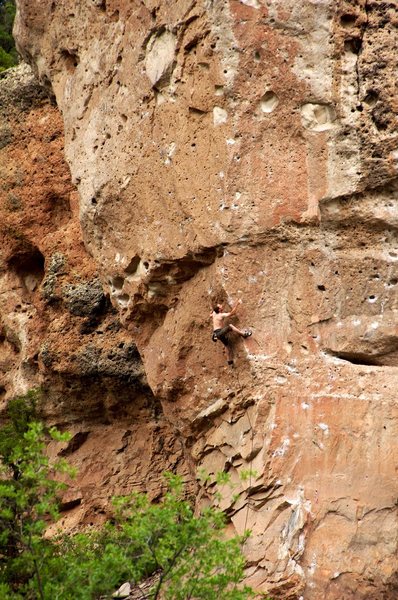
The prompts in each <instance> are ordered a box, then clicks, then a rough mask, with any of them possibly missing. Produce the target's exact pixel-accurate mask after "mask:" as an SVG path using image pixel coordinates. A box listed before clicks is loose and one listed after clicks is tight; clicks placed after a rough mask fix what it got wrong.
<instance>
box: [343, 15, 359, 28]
mask: <svg viewBox="0 0 398 600" xmlns="http://www.w3.org/2000/svg"><path fill="white" fill-rule="evenodd" d="M356 20H357V16H356V15H353V14H351V13H346V14H345V15H341V17H340V23H341V24H342V26H343V27H351V26H352V25H354V24H355V22H356Z"/></svg>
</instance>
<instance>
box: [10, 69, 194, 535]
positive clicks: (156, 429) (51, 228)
mask: <svg viewBox="0 0 398 600" xmlns="http://www.w3.org/2000/svg"><path fill="white" fill-rule="evenodd" d="M0 115H1V116H0V222H1V226H0V247H1V257H0V260H1V267H0V317H1V334H0V386H1V388H0V389H1V409H4V407H5V405H6V402H7V400H8V399H9V398H10V397H12V396H14V395H15V394H23V393H25V392H26V391H28V390H29V389H30V388H32V387H41V388H42V390H43V397H44V399H45V401H44V403H43V405H42V406H41V407H40V408H41V410H42V412H43V414H44V416H45V418H46V419H47V420H48V421H49V422H51V423H55V424H57V425H58V426H60V427H62V428H65V429H67V430H69V431H70V432H71V433H72V436H73V437H72V439H71V441H70V443H69V444H68V445H67V446H66V447H61V448H57V447H54V448H53V450H52V451H54V452H55V451H62V452H63V454H64V455H66V456H68V459H69V460H70V462H71V463H74V464H75V465H76V466H77V467H78V468H79V476H78V478H77V480H76V481H74V482H73V484H72V487H71V489H70V490H69V491H68V493H67V494H66V496H65V498H64V502H63V503H64V509H65V510H64V511H63V523H64V525H65V527H73V526H74V525H76V524H77V523H80V522H83V523H93V522H96V521H98V520H101V519H103V515H104V514H105V513H106V511H107V507H108V503H109V498H110V496H112V495H113V494H116V493H126V492H127V491H128V490H131V489H148V491H149V492H150V494H151V495H152V496H154V497H156V496H157V495H158V494H159V492H160V489H161V474H162V472H163V471H164V470H165V469H167V468H169V469H170V468H173V469H175V468H177V470H179V469H180V465H181V469H182V471H184V466H183V460H182V451H181V445H180V443H179V442H178V439H176V436H175V433H174V432H173V431H172V428H171V427H170V426H169V425H168V424H167V423H165V421H164V419H163V418H162V415H161V410H160V407H159V406H158V403H157V401H156V400H155V398H154V397H153V394H152V393H151V391H150V389H149V387H148V385H147V383H146V378H145V374H144V370H143V367H142V362H141V359H140V357H139V354H138V352H137V349H136V346H135V344H134V343H133V342H132V340H131V338H130V336H129V335H127V334H126V332H125V331H124V330H123V328H122V327H121V325H120V322H119V319H118V317H117V314H116V311H115V310H114V309H112V307H111V305H110V303H109V299H108V298H107V297H106V295H105V294H104V291H103V289H102V286H101V284H100V281H99V278H98V271H97V269H96V266H95V263H94V262H93V260H92V259H91V258H90V257H89V256H88V254H87V253H86V251H85V249H84V246H83V242H82V239H81V230H80V227H79V223H78V216H77V211H78V199H77V193H76V190H75V188H74V186H73V185H72V184H71V181H70V172H69V169H68V167H67V165H66V163H65V160H64V157H63V126H62V119H61V116H60V114H59V111H58V110H57V109H56V107H55V106H53V105H52V104H51V103H50V101H49V99H48V95H47V93H46V92H45V90H44V89H43V87H42V86H40V85H39V84H38V82H37V80H36V79H35V77H34V76H33V74H32V72H31V70H30V68H29V67H27V66H21V67H19V68H17V69H15V70H12V71H8V72H7V73H5V74H4V75H3V76H2V78H1V79H0Z"/></svg>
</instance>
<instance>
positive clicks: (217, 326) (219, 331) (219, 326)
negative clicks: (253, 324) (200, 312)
mask: <svg viewBox="0 0 398 600" xmlns="http://www.w3.org/2000/svg"><path fill="white" fill-rule="evenodd" d="M240 304H242V300H241V299H240V298H239V300H237V301H236V302H235V304H234V306H233V307H232V309H231V310H230V311H229V312H223V305H222V304H216V305H215V306H214V307H213V312H212V313H211V315H210V316H211V318H212V319H213V336H212V340H213V342H216V341H217V340H220V342H221V343H222V344H224V346H225V348H226V350H227V360H228V364H229V365H231V366H233V364H234V353H233V350H232V346H231V342H230V340H229V339H228V334H229V332H230V331H234V332H235V333H237V334H238V335H240V336H241V337H243V338H248V337H250V336H251V335H252V332H251V331H250V329H244V330H241V329H238V328H237V327H235V325H231V324H229V325H224V320H225V319H227V318H228V317H232V315H234V314H235V313H236V311H237V310H238V306H239V305H240Z"/></svg>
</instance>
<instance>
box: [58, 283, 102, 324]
mask: <svg viewBox="0 0 398 600" xmlns="http://www.w3.org/2000/svg"><path fill="white" fill-rule="evenodd" d="M62 296H63V300H64V302H65V305H66V308H67V310H69V312H70V313H71V314H72V315H75V316H78V317H89V316H92V315H95V314H99V313H101V312H102V311H103V310H104V309H105V304H106V298H105V294H104V292H103V289H102V285H101V282H100V281H99V280H98V279H94V280H93V281H90V282H87V283H80V284H75V285H71V284H68V285H66V286H65V287H64V288H63V290H62Z"/></svg>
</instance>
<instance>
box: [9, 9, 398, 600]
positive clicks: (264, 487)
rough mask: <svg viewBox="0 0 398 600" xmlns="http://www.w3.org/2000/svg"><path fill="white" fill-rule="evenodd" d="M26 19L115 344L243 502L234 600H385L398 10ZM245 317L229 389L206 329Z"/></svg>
mask: <svg viewBox="0 0 398 600" xmlns="http://www.w3.org/2000/svg"><path fill="white" fill-rule="evenodd" d="M18 8H19V11H18V16H17V24H16V35H17V37H18V44H19V48H20V51H21V52H22V54H23V56H24V57H25V59H26V60H27V61H29V62H30V63H31V64H32V65H33V66H34V68H35V69H36V71H37V73H38V75H39V77H40V78H41V80H42V81H43V82H46V83H47V84H50V85H51V86H52V89H53V91H54V94H55V97H56V101H57V104H58V106H59V108H60V110H61V112H62V115H63V119H64V125H65V151H66V156H67V160H68V162H69V165H70V169H71V173H72V181H73V182H74V183H75V184H76V186H77V189H78V192H79V203H80V220H81V224H82V228H83V237H84V241H85V244H86V247H87V248H88V250H89V252H90V254H91V255H92V257H93V259H94V261H95V264H96V269H97V271H98V274H97V275H96V277H97V278H99V279H100V280H101V282H102V283H103V285H104V288H105V292H107V293H109V295H110V298H111V302H112V305H113V306H114V307H115V309H117V311H118V314H119V318H120V320H121V322H122V324H123V326H124V328H125V330H126V331H127V332H128V336H127V334H126V333H123V336H127V337H128V339H129V340H130V342H131V343H132V344H136V346H137V348H138V351H139V354H140V356H141V358H142V361H143V365H144V369H145V373H146V377H147V380H148V383H149V386H150V388H151V390H152V393H153V394H154V396H155V398H156V401H158V402H159V401H160V402H161V404H162V409H163V413H164V415H165V416H166V418H167V419H168V420H169V421H170V422H172V423H173V425H174V426H175V427H176V428H177V429H178V431H179V435H180V436H181V437H182V439H183V440H184V444H185V451H186V452H187V455H189V456H190V458H191V460H193V461H194V463H195V464H196V465H197V466H202V467H204V468H205V469H207V470H208V471H210V472H211V473H213V472H215V471H218V470H222V469H225V470H228V471H229V472H230V473H231V476H232V478H233V480H236V484H237V489H241V490H242V495H241V497H240V499H239V501H238V502H236V503H235V504H231V503H232V499H231V497H230V496H229V499H228V497H226V499H225V500H224V501H223V507H224V508H225V509H226V510H227V511H228V512H229V514H230V516H231V519H232V521H231V522H232V525H233V526H234V528H235V530H237V531H239V532H242V531H243V530H244V529H245V528H246V527H250V528H251V529H252V532H253V533H252V536H251V538H250V539H249V541H248V542H247V544H246V553H247V556H248V560H249V567H248V581H249V582H250V583H252V584H253V585H254V586H256V587H257V588H258V589H260V590H269V591H270V593H271V594H272V596H273V597H274V598H284V599H299V598H305V600H319V598H326V599H330V600H332V599H335V600H337V599H339V600H342V599H344V600H348V599H355V600H358V599H365V598H380V599H381V598H384V599H391V600H393V599H395V598H396V597H397V595H398V576H397V572H398V563H397V554H396V550H397V547H396V546H397V531H398V523H397V508H396V501H397V484H396V465H397V458H398V457H397V449H396V443H395V442H396V437H397V428H398V414H397V409H396V392H395V390H396V386H397V370H396V369H397V366H398V353H397V351H398V328H397V299H396V289H397V285H398V283H397V282H398V243H397V239H396V229H397V214H398V213H397V192H398V178H397V160H398V149H397V148H398V146H397V96H396V69H397V63H398V58H397V53H396V45H397V37H398V29H397V25H398V8H397V5H396V2H390V3H385V2H381V1H379V0H358V1H355V0H353V1H351V2H348V1H344V0H339V1H337V2H336V1H334V0H323V1H321V2H307V1H306V0H217V1H211V0H178V1H175V2H166V0H164V1H160V0H144V1H138V0H135V1H132V2H126V1H123V0H101V1H90V2H84V3H83V2H79V3H76V2H72V0H63V1H62V2H53V3H52V4H51V5H50V4H49V5H48V6H47V9H46V11H43V3H42V2H40V1H39V0H29V1H28V0H19V2H18ZM4 135H5V138H6V139H7V136H8V135H9V133H7V132H6V133H5V134H3V138H4ZM63 218H64V217H63ZM53 261H54V262H53V263H51V264H53V265H54V266H53V267H51V264H50V262H48V265H49V267H48V269H47V272H46V277H45V284H43V287H44V288H45V289H46V290H47V289H48V294H49V297H50V299H51V298H52V297H53V296H54V299H55V302H58V296H59V292H57V283H56V281H55V283H54V278H55V280H56V279H57V273H58V272H59V271H58V270H57V269H61V271H62V268H63V267H57V266H56V265H57V264H59V261H58V258H57V257H55V256H54V257H53ZM15 270H16V269H14V271H15ZM20 270H21V269H20ZM17 274H18V273H17ZM91 281H92V282H94V281H95V282H96V281H98V279H96V280H94V279H91ZM78 283H79V282H70V281H68V287H67V289H66V290H65V306H69V307H70V310H71V312H72V309H71V307H73V310H77V311H81V309H82V302H81V295H82V294H83V295H84V293H85V291H84V290H85V289H86V288H85V287H84V286H85V285H86V282H85V283H84V285H83V286H81V287H80V288H79V287H78ZM79 285H80V283H79ZM92 285H93V286H96V285H97V283H92ZM70 286H74V287H70ZM96 289H97V287H95V290H96ZM95 290H92V292H91V293H90V295H89V296H90V300H89V303H88V304H89V306H92V307H93V309H94V307H96V306H98V303H99V304H101V303H100V302H99V300H98V297H97V295H96V291H95ZM238 296H242V297H243V298H244V304H243V309H242V310H241V311H240V313H239V321H238V322H239V323H240V324H241V325H245V326H246V325H249V326H251V327H252V328H253V331H254V336H253V338H251V339H250V340H247V341H246V342H244V343H243V342H241V341H238V340H237V341H236V351H237V360H236V368H235V369H234V370H232V371H231V370H227V368H226V367H225V358H224V357H223V355H222V350H221V348H220V346H219V345H218V344H217V345H214V344H213V343H212V342H211V339H210V331H209V329H210V327H209V321H208V313H209V308H210V306H211V303H212V302H213V301H215V300H222V301H226V300H227V301H229V302H232V300H235V299H236V298H237V297H238ZM50 305H51V302H50ZM83 306H84V303H83ZM72 314H73V312H72ZM68 318H69V317H68ZM75 318H78V317H75ZM81 318H82V317H81ZM74 339H75V340H76V343H78V341H77V340H78V336H76V337H75V338H74ZM124 339H126V337H124ZM9 343H10V344H11V345H12V342H9ZM54 344H55V345H56V342H54ZM85 348H86V350H85V353H87V352H88V355H89V360H88V363H89V365H90V367H89V368H88V372H87V371H86V368H87V360H86V359H84V358H83V357H81V356H80V355H79V354H78V352H77V351H73V352H72V353H71V355H65V354H61V353H58V354H57V353H56V352H55V361H57V360H59V361H60V363H61V364H62V365H64V363H65V366H63V367H59V370H61V372H65V371H67V366H66V365H67V364H69V363H70V361H71V360H74V361H75V363H77V364H78V365H79V369H81V372H82V373H83V374H85V373H86V374H87V375H88V373H90V369H91V366H92V365H94V366H93V368H94V372H95V369H97V365H99V364H104V363H103V360H102V359H103V350H102V346H100V347H98V346H97V349H93V348H91V346H90V347H89V348H87V346H85ZM53 354H54V353H53V351H52V350H51V349H49V356H48V358H47V359H46V360H48V361H51V360H53V358H52V357H53ZM104 368H105V370H106V373H108V370H107V369H108V367H104ZM109 368H110V369H111V370H112V368H113V367H109ZM62 408H63V410H66V412H68V410H69V408H68V407H67V406H65V407H62ZM82 414H83V410H82ZM248 469H252V470H255V472H256V474H255V475H254V474H252V475H251V476H249V478H248V479H246V480H245V481H244V482H241V483H239V473H243V472H245V471H247V470H248ZM202 492H203V495H206V494H209V493H211V489H207V490H205V489H203V490H202Z"/></svg>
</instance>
